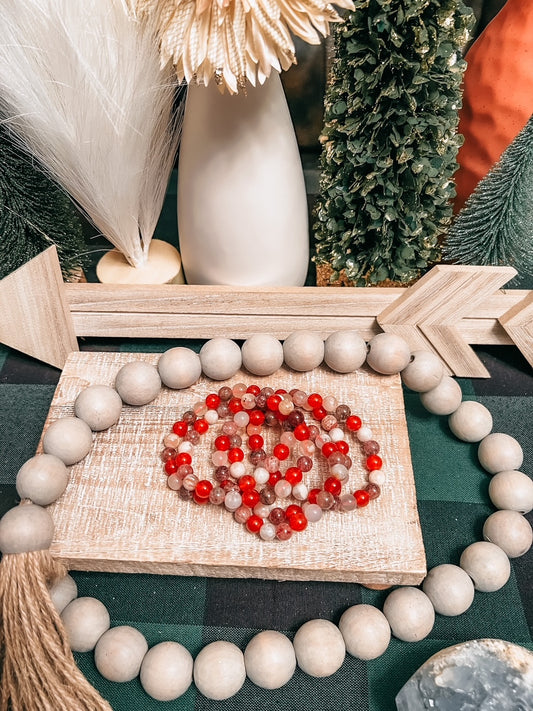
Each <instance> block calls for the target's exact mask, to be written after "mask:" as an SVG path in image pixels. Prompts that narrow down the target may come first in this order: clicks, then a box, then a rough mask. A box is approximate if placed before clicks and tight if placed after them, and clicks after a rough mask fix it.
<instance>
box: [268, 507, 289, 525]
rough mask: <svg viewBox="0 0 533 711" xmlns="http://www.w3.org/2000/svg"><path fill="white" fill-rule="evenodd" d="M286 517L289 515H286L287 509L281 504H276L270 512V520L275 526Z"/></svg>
mask: <svg viewBox="0 0 533 711" xmlns="http://www.w3.org/2000/svg"><path fill="white" fill-rule="evenodd" d="M286 518H287V516H286V515H285V511H284V510H283V509H282V508H280V507H279V506H276V508H274V509H272V510H271V512H270V513H269V514H268V520H269V521H270V523H273V524H274V526H277V525H278V524H280V523H281V522H282V521H285V519H286Z"/></svg>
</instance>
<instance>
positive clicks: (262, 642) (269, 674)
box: [244, 630, 296, 689]
mask: <svg viewBox="0 0 533 711" xmlns="http://www.w3.org/2000/svg"><path fill="white" fill-rule="evenodd" d="M244 665H245V667H246V674H247V676H248V678H249V679H250V681H252V682H253V683H254V684H255V685H256V686H259V687H261V689H279V688H280V687H281V686H283V685H284V684H286V683H287V682H288V681H289V680H290V679H291V677H292V675H293V674H294V671H295V669H296V654H295V652H294V647H293V645H292V642H291V641H290V639H288V637H286V636H285V635H284V634H282V633H281V632H276V631H274V630H265V631H264V632H259V634H256V635H255V637H252V639H251V640H250V641H249V642H248V644H247V646H246V649H245V650H244Z"/></svg>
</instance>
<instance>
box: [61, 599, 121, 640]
mask: <svg viewBox="0 0 533 711" xmlns="http://www.w3.org/2000/svg"><path fill="white" fill-rule="evenodd" d="M61 619H62V621H63V624H64V626H65V630H66V632H67V636H68V641H69V644H70V648H71V649H72V651H73V652H90V651H91V650H92V649H94V648H95V646H96V643H97V642H98V640H99V639H100V637H101V636H102V635H103V634H104V632H105V631H106V630H108V629H109V625H110V624H111V620H110V618H109V612H108V611H107V608H106V606H105V605H104V604H103V603H102V602H100V600H97V599H96V598H94V597H77V598H76V599H75V600H73V601H72V602H71V603H69V604H68V605H67V606H66V607H65V609H64V610H63V612H62V613H61Z"/></svg>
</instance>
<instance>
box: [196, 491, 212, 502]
mask: <svg viewBox="0 0 533 711" xmlns="http://www.w3.org/2000/svg"><path fill="white" fill-rule="evenodd" d="M192 498H193V499H194V501H195V502H196V503H197V504H208V503H209V496H198V494H197V493H196V491H194V492H193V495H192Z"/></svg>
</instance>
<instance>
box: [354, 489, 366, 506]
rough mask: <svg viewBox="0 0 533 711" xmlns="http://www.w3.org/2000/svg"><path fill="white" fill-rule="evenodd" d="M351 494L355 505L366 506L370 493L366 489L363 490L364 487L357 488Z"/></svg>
mask: <svg viewBox="0 0 533 711" xmlns="http://www.w3.org/2000/svg"><path fill="white" fill-rule="evenodd" d="M353 495H354V496H355V500H356V502H357V506H359V507H362V506H366V505H367V504H368V502H369V501H370V495H369V493H368V491H365V490H364V489H358V490H357V491H354V492H353Z"/></svg>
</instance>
